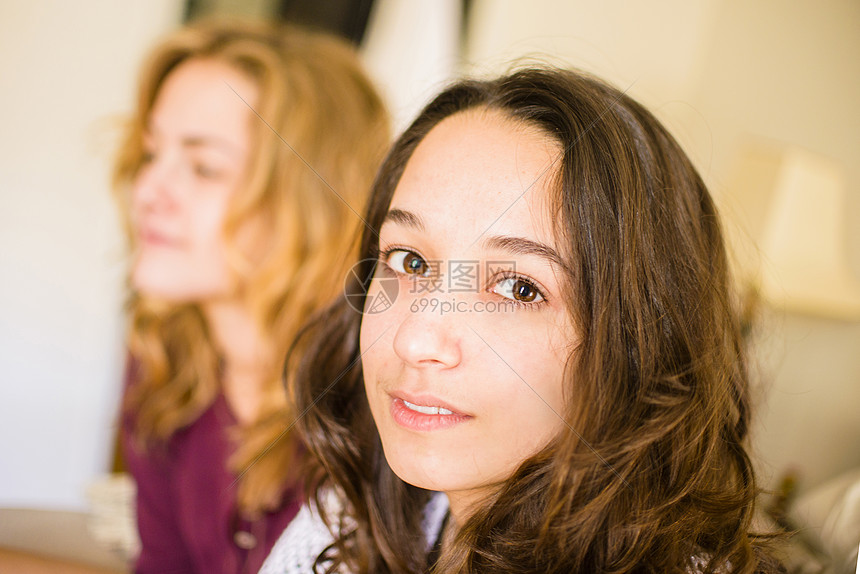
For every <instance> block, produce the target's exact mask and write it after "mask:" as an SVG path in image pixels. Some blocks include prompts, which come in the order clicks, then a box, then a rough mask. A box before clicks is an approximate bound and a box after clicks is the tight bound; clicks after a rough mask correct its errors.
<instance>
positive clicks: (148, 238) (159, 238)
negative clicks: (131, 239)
mask: <svg viewBox="0 0 860 574" xmlns="http://www.w3.org/2000/svg"><path fill="white" fill-rule="evenodd" d="M138 237H139V238H140V241H141V243H143V244H145V245H163V246H173V245H176V241H174V240H173V239H171V238H170V237H169V236H168V235H165V234H163V233H159V232H158V231H154V230H152V229H141V230H140V233H139V234H138Z"/></svg>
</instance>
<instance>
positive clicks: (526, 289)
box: [493, 277, 544, 303]
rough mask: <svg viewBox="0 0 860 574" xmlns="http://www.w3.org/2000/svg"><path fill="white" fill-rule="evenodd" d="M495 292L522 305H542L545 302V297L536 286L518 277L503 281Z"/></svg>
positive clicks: (497, 285)
mask: <svg viewBox="0 0 860 574" xmlns="http://www.w3.org/2000/svg"><path fill="white" fill-rule="evenodd" d="M493 292H494V293H497V294H499V295H501V296H502V297H505V298H506V299H513V300H514V301H519V302H520V303H540V302H541V301H543V300H544V297H543V295H541V292H540V291H539V290H538V288H537V287H535V286H534V284H532V283H530V282H529V281H526V280H525V279H520V278H518V277H508V278H506V279H502V280H501V281H499V282H498V283H496V287H495V288H494V289H493Z"/></svg>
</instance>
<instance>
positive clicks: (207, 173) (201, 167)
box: [194, 163, 221, 179]
mask: <svg viewBox="0 0 860 574" xmlns="http://www.w3.org/2000/svg"><path fill="white" fill-rule="evenodd" d="M194 173H195V174H197V175H198V176H199V177H202V178H205V179H215V178H217V177H218V176H219V175H221V172H220V171H219V170H217V169H215V168H213V167H211V166H209V165H206V164H202V163H196V164H194Z"/></svg>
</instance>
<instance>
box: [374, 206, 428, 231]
mask: <svg viewBox="0 0 860 574" xmlns="http://www.w3.org/2000/svg"><path fill="white" fill-rule="evenodd" d="M389 221H390V222H392V223H399V224H400V225H404V226H406V227H412V228H413V229H417V230H418V231H424V221H423V220H422V219H421V216H419V215H417V214H415V213H412V212H411V211H406V210H404V209H389V210H388V213H386V214H385V219H383V220H382V225H385V224H386V223H388V222H389ZM380 227H381V226H380Z"/></svg>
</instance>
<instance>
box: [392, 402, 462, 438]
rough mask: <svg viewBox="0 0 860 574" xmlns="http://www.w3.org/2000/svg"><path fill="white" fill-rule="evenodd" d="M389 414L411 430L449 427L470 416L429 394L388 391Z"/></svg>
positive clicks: (432, 429) (395, 420)
mask: <svg viewBox="0 0 860 574" xmlns="http://www.w3.org/2000/svg"><path fill="white" fill-rule="evenodd" d="M390 397H391V416H392V418H393V419H394V422H396V423H397V424H398V425H400V426H402V427H404V428H406V429H409V430H413V431H434V430H442V429H446V428H450V427H452V426H455V425H458V424H460V423H463V422H466V421H468V420H469V419H471V418H472V417H471V416H470V415H467V414H464V413H461V412H459V411H457V409H456V408H454V407H453V406H451V405H449V404H448V403H446V402H444V401H440V400H439V399H437V398H435V397H431V396H409V395H406V394H403V393H390Z"/></svg>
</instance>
